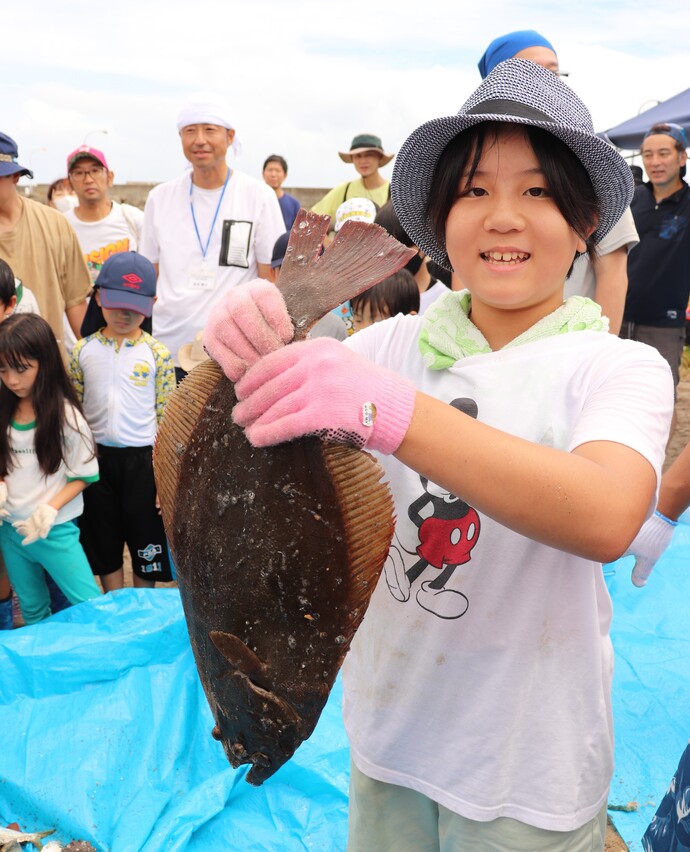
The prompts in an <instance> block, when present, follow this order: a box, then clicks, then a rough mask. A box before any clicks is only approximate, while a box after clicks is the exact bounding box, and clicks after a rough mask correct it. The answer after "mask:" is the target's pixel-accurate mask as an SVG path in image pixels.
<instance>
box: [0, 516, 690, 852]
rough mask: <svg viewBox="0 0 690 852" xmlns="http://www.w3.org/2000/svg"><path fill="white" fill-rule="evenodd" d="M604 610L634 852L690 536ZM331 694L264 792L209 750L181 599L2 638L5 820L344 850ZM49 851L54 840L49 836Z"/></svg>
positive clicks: (649, 795)
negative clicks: (609, 621)
mask: <svg viewBox="0 0 690 852" xmlns="http://www.w3.org/2000/svg"><path fill="white" fill-rule="evenodd" d="M631 564H632V560H631V559H630V558H628V559H625V560H619V562H617V563H614V564H613V565H612V566H607V573H608V577H607V581H608V583H609V588H610V590H611V594H612V596H613V599H614V605H615V616H614V630H613V638H614V645H615V648H616V675H615V685H614V712H615V718H616V770H615V775H614V779H613V783H612V787H611V798H610V802H611V804H613V805H619V806H625V805H628V804H629V803H631V802H636V803H637V808H638V809H637V810H636V811H634V812H632V813H622V812H618V811H614V812H612V813H611V816H612V817H613V819H614V822H615V824H616V826H617V828H618V830H619V831H620V832H621V834H622V836H623V838H624V839H625V840H626V841H627V843H628V844H629V845H630V848H631V849H632V850H641V849H642V845H641V843H640V837H641V835H642V833H643V832H644V830H645V828H646V826H647V824H648V823H649V821H650V819H651V817H652V815H653V813H654V811H655V809H656V806H657V804H658V803H659V802H660V801H661V798H662V796H663V794H664V792H665V790H666V787H667V785H668V782H669V780H670V778H671V776H672V775H673V772H674V770H675V768H676V765H677V762H678V759H679V757H680V755H681V753H682V751H683V748H684V746H685V743H686V742H687V738H688V736H689V735H690V718H689V714H688V709H689V708H690V619H688V617H687V611H688V606H689V603H690V526H688V525H686V524H681V525H680V526H679V527H678V528H677V530H676V533H675V536H674V540H673V543H672V546H671V547H670V548H669V550H668V551H667V553H666V555H665V556H664V558H663V559H662V560H661V562H660V563H659V565H658V566H657V568H656V570H655V572H654V573H653V575H652V577H651V579H650V582H649V584H648V586H647V587H646V588H645V589H643V590H639V589H635V588H634V587H633V586H632V584H631V583H630V569H631ZM340 698H341V689H340V684H339V682H338V683H336V687H335V688H334V690H333V693H332V695H331V698H330V700H329V702H328V704H327V706H326V709H325V711H324V713H323V715H322V717H321V720H320V721H319V724H318V726H317V728H316V731H315V732H314V734H313V736H312V737H311V739H310V740H309V741H308V742H307V743H305V744H304V745H303V746H302V747H301V748H300V749H299V750H298V751H297V753H296V755H295V756H294V758H293V759H292V760H291V761H290V762H289V763H288V764H286V765H285V766H284V767H283V768H282V769H281V770H280V771H279V772H278V773H277V774H276V775H275V776H273V778H271V779H269V780H268V781H267V782H266V783H265V784H264V785H263V786H262V787H260V788H254V787H251V786H250V785H249V784H247V783H246V782H245V781H244V775H245V772H246V770H245V769H244V768H243V769H241V770H239V771H237V772H235V771H233V770H232V769H231V768H230V767H229V766H228V764H227V761H226V759H225V755H224V753H223V751H222V748H221V746H220V745H219V744H218V743H217V742H216V741H215V740H213V739H212V738H211V728H212V726H213V720H212V717H211V714H210V711H209V709H208V706H207V703H206V699H205V696H204V694H203V692H202V690H201V686H200V684H199V680H198V677H197V675H196V669H195V667H194V661H193V658H192V653H191V649H190V647H189V641H188V637H187V632H186V628H185V624H184V618H183V615H182V608H181V605H180V599H179V595H178V593H177V591H176V590H166V589H155V590H133V589H128V590H123V591H121V592H117V593H115V594H110V595H107V596H104V597H102V598H100V599H98V600H96V601H90V602H88V603H84V604H81V605H79V606H76V607H72V608H71V609H69V610H66V611H65V612H62V613H59V614H58V615H56V616H54V617H53V618H51V619H49V620H48V621H46V622H43V623H42V624H39V625H35V626H33V627H25V628H22V629H20V630H15V631H13V632H11V633H10V632H3V633H2V634H0V731H2V732H3V743H2V748H1V749H0V824H1V825H7V824H8V823H11V822H18V823H19V824H20V826H21V828H22V829H23V830H30V831H36V830H41V829H46V828H57V833H56V834H55V835H54V837H55V838H57V839H58V840H61V841H62V842H68V841H69V840H72V839H84V840H89V841H91V843H93V844H94V846H96V847H97V848H98V849H99V850H105V849H108V850H111V852H137V850H143V851H144V852H176V850H186V852H197V851H198V852H211V850H217V849H228V850H241V852H255V851H256V852H259V850H262V852H263V850H280V852H283V850H285V852H289V850H318V852H341V850H344V848H345V841H346V836H347V784H348V773H349V757H348V750H347V741H346V738H345V734H344V731H343V726H342V720H341V717H340ZM51 839H52V838H51Z"/></svg>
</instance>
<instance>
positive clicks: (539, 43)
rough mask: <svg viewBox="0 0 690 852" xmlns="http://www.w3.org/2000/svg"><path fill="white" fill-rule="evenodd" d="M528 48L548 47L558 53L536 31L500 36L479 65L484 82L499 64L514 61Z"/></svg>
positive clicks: (520, 31) (523, 31)
mask: <svg viewBox="0 0 690 852" xmlns="http://www.w3.org/2000/svg"><path fill="white" fill-rule="evenodd" d="M528 47H548V49H549V50H553V52H554V53H555V52H556V51H555V50H554V47H553V45H552V44H551V42H550V41H549V40H548V39H545V38H544V36H543V35H540V34H539V33H538V32H536V31H535V30H518V31H517V32H514V33H506V35H503V36H499V37H498V38H495V39H494V40H493V41H492V42H491V44H490V45H489V46H488V47H487V48H486V51H485V52H484V56H482V58H481V59H480V60H479V62H478V63H477V67H478V68H479V73H480V74H481V75H482V80H483V79H484V78H485V77H488V75H489V74H490V73H491V72H492V71H493V70H494V68H495V67H496V66H497V65H498V63H499V62H503V60H504V59H512V58H513V57H514V56H515V55H516V54H518V53H519V52H520V51H521V50H525V49H526V48H528Z"/></svg>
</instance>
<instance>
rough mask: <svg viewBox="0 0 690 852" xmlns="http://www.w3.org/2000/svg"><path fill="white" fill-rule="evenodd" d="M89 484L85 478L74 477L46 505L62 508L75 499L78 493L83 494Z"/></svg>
mask: <svg viewBox="0 0 690 852" xmlns="http://www.w3.org/2000/svg"><path fill="white" fill-rule="evenodd" d="M87 485H90V483H89V482H86V481H85V480H83V479H72V480H70V481H69V482H68V483H67V485H65V487H64V488H63V489H62V490H61V491H58V493H57V494H56V495H55V497H53V498H52V500H49V501H48V503H47V504H46V505H48V506H52V507H53V509H57V510H59V509H62V507H63V506H66V505H67V504H68V503H69V502H70V500H74V498H75V497H76V496H77V495H78V494H81V492H82V491H83V490H84V489H85V488H86V486H87Z"/></svg>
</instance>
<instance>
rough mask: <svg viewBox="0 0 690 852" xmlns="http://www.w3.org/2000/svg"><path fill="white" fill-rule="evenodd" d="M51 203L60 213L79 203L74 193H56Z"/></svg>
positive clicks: (71, 208)
mask: <svg viewBox="0 0 690 852" xmlns="http://www.w3.org/2000/svg"><path fill="white" fill-rule="evenodd" d="M53 204H54V205H55V207H56V208H57V209H58V210H59V211H60V213H69V211H70V210H74V208H75V207H76V206H77V205H78V204H79V199H78V198H77V196H76V195H58V196H56V197H55V198H53Z"/></svg>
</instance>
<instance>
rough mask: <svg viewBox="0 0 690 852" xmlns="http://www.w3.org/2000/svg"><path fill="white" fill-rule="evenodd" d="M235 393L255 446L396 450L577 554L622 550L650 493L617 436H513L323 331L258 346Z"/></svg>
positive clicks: (469, 499) (475, 501) (612, 555)
mask: <svg viewBox="0 0 690 852" xmlns="http://www.w3.org/2000/svg"><path fill="white" fill-rule="evenodd" d="M668 381H669V406H668V411H667V412H666V414H667V415H668V417H665V416H664V414H663V412H662V413H661V414H660V415H659V421H658V427H657V432H658V435H659V444H660V445H661V444H662V443H663V441H664V440H665V435H662V433H663V432H664V430H665V429H667V420H668V419H670V376H669V377H668ZM235 392H236V394H237V398H238V400H240V402H239V403H238V405H237V406H236V407H235V409H234V410H233V419H234V420H235V422H236V423H238V425H240V426H242V427H243V428H244V429H245V431H246V434H247V437H248V438H249V440H250V441H251V442H252V443H253V444H254V445H255V446H268V445H272V444H276V443H280V442H282V441H287V440H291V439H292V438H295V437H298V436H300V435H308V434H318V435H320V436H322V437H324V438H325V439H326V440H335V441H341V442H345V443H350V444H353V445H355V446H360V447H367V448H368V449H372V450H378V451H379V452H383V453H393V454H395V455H396V457H397V458H398V459H399V460H400V461H401V462H403V463H404V464H406V465H407V466H408V467H410V468H412V469H413V470H415V471H417V472H418V473H420V474H422V475H423V476H426V477H427V478H429V479H430V480H431V481H433V482H435V483H437V484H438V485H441V486H443V487H444V488H446V489H447V490H448V491H449V492H450V493H452V494H455V495H456V496H457V497H459V498H460V499H462V500H464V501H465V502H466V503H469V504H470V505H472V506H474V507H475V509H477V510H478V511H480V512H484V513H486V514H487V515H489V516H490V517H492V518H494V519H496V520H497V521H498V522H499V523H502V524H503V525H505V526H506V527H509V528H510V529H512V530H514V531H515V532H517V533H520V534H521V535H524V536H527V537H529V538H532V539H535V540H536V541H539V542H542V543H544V544H547V545H550V546H552V547H557V548H559V549H561V550H566V551H569V552H571V553H575V554H576V555H578V556H582V557H584V558H588V559H594V560H597V561H601V562H610V561H612V560H614V559H617V558H618V557H619V556H621V555H622V554H623V552H624V551H625V549H626V547H627V546H628V544H630V542H631V541H632V539H633V538H634V536H635V534H636V533H637V531H638V530H639V529H640V526H641V525H642V522H643V521H644V519H645V517H646V515H647V512H648V510H649V507H650V505H651V503H652V500H653V498H654V492H655V487H656V475H655V471H654V468H653V466H652V464H651V463H650V462H649V461H647V459H646V458H645V457H644V456H642V455H641V454H640V453H638V452H637V451H636V450H634V449H632V448H631V447H629V446H627V445H625V444H623V443H617V442H615V441H611V440H602V441H591V440H590V441H589V442H588V443H582V444H581V445H580V446H578V447H576V449H574V450H573V451H572V452H567V451H565V450H560V449H553V448H551V447H546V446H542V445H540V444H536V443H532V442H531V441H528V440H525V439H523V438H518V437H515V436H513V435H510V434H508V433H506V432H502V431H500V430H498V429H495V428H492V427H490V426H487V425H486V424H484V423H481V422H478V421H477V420H475V419H474V418H473V417H470V416H468V415H466V414H464V413H463V412H461V411H458V410H457V409H455V408H453V407H452V406H450V405H448V404H447V403H445V402H441V401H439V400H437V399H435V398H433V397H429V396H427V395H425V394H422V393H419V392H416V391H415V388H414V385H413V384H412V383H411V382H410V381H409V380H407V379H405V378H403V377H402V376H400V375H398V374H397V373H393V372H392V371H390V370H387V369H386V368H384V367H381V366H379V365H376V364H374V363H372V362H371V361H368V360H367V359H366V358H363V357H362V356H361V355H358V354H357V353H355V352H353V351H351V350H349V349H348V348H347V347H343V346H342V344H339V343H337V342H336V341H332V340H328V339H326V338H320V339H317V340H312V341H307V342H306V343H295V344H292V345H290V346H286V347H284V348H282V349H279V350H278V351H276V352H273V353H271V354H269V355H266V356H264V357H263V358H262V359H261V360H260V361H259V362H258V363H256V364H255V365H254V366H253V367H251V368H250V370H249V371H248V372H247V373H246V374H245V376H244V377H243V378H242V379H240V381H239V382H237V384H236V385H235ZM638 393H642V394H643V395H644V388H641V389H640V391H638ZM655 398H656V397H655ZM659 398H661V397H659ZM607 404H608V405H609V406H610V405H611V401H610V400H609V399H604V400H603V402H601V403H600V404H599V407H602V406H603V407H604V408H606V405H607ZM448 436H452V440H449V438H448ZM651 440H652V439H651V438H650V443H651Z"/></svg>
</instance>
